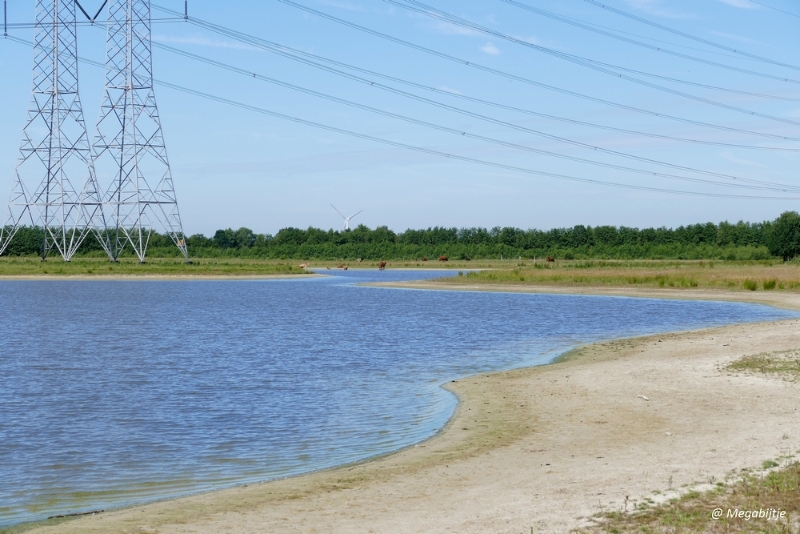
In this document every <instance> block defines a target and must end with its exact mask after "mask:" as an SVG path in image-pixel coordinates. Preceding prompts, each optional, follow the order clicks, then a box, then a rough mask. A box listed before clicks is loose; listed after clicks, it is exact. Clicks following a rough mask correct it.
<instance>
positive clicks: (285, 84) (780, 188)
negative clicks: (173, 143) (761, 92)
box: [154, 44, 800, 192]
mask: <svg viewBox="0 0 800 534" xmlns="http://www.w3.org/2000/svg"><path fill="white" fill-rule="evenodd" d="M154 46H158V47H159V48H162V49H164V50H167V51H170V52H172V53H175V54H179V55H181V56H184V57H188V58H191V59H194V60H196V61H200V62H203V63H206V64H209V65H213V66H215V67H218V68H222V69H225V70H228V71H231V72H235V73H237V74H241V75H244V76H247V77H248V78H255V79H258V80H260V81H264V82H267V83H271V84H274V85H279V86H281V87H285V88H287V89H291V90H294V91H298V92H302V93H305V94H308V95H312V96H315V97H318V98H323V99H325V100H329V101H332V102H337V103H339V104H343V105H346V106H350V107H354V108H357V109H361V110H364V111H368V112H371V113H376V114H379V115H383V116H386V117H390V118H394V119H398V120H402V121H405V122H409V123H413V124H417V125H420V126H424V127H427V128H432V129H435V130H440V131H444V132H448V133H450V134H454V135H458V136H462V137H469V138H472V139H476V140H480V141H484V142H487V143H491V144H497V145H501V146H505V147H508V148H514V149H517V150H524V151H528V152H534V153H537V154H542V155H546V156H550V157H555V158H561V159H567V160H570V161H576V162H579V163H585V164H589V165H596V166H600V167H606V168H613V169H617V170H622V171H626V172H633V173H636V174H645V175H648V176H660V177H664V178H670V179H674V180H683V181H691V182H697V183H706V184H712V185H721V186H724V187H742V188H746V189H757V190H776V191H783V192H786V191H787V190H789V189H797V190H798V191H800V188H795V187H793V186H786V185H782V184H769V183H766V182H757V181H751V180H749V179H746V178H740V177H737V176H732V175H727V174H722V173H715V172H710V171H703V170H698V169H695V168H692V167H684V166H680V165H675V164H671V163H665V162H660V161H657V160H651V159H648V158H639V157H637V156H632V155H628V154H625V153H622V152H616V151H608V150H606V149H602V148H600V147H594V146H590V145H585V144H581V143H577V142H574V141H571V140H569V141H571V143H572V144H578V146H581V147H583V148H589V149H592V150H595V151H602V152H607V153H608V152H610V153H611V154H612V155H623V156H625V157H629V158H633V159H637V160H641V161H645V162H647V163H652V164H656V165H661V166H666V167H670V168H678V169H681V170H685V171H689V172H695V173H698V174H704V175H709V176H716V177H719V178H725V179H730V180H735V181H737V182H739V183H736V184H726V183H720V182H717V181H713V180H704V179H698V178H688V177H685V176H678V175H673V174H666V173H660V172H653V171H647V170H643V169H637V168H632V167H625V166H622V165H615V164H611V163H605V162H600V161H596V160H590V159H585V158H579V157H575V156H568V155H565V154H559V153H557V152H552V151H549V150H542V149H537V148H533V147H529V146H525V145H519V144H517V143H511V142H507V141H502V140H499V139H496V138H492V137H487V136H482V135H478V134H473V133H469V132H467V131H464V130H457V129H455V128H450V127H447V126H442V125H439V124H435V123H431V122H428V121H423V120H419V119H415V118H412V117H409V116H406V115H401V114H398V113H393V112H389V111H385V110H381V109H377V108H374V107H371V106H367V105H364V104H360V103H357V102H353V101H351V100H346V99H343V98H339V97H336V96H332V95H330V94H326V93H321V92H319V91H314V90H312V89H308V88H305V87H301V86H298V85H295V84H291V83H288V82H284V81H281V80H277V79H275V78H270V77H268V76H264V75H261V74H257V73H255V72H253V71H248V70H245V69H241V68H238V67H234V66H232V65H229V64H226V63H222V62H219V61H216V60H213V59H210V58H207V57H204V56H200V55H197V54H192V53H190V52H186V51H184V50H180V49H177V48H174V47H171V46H166V45H160V44H157V45H154ZM493 122H500V123H503V124H507V125H509V126H515V125H512V124H511V123H505V122H504V121H495V120H493ZM525 130H526V131H527V129H525ZM556 139H558V138H556ZM741 182H747V183H758V184H760V185H759V186H753V185H744V184H742V183H741Z"/></svg>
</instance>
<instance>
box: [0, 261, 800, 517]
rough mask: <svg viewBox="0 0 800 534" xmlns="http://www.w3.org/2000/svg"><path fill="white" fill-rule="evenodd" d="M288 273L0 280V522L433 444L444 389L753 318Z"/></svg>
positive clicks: (684, 304) (681, 307) (716, 307)
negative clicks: (269, 277)
mask: <svg viewBox="0 0 800 534" xmlns="http://www.w3.org/2000/svg"><path fill="white" fill-rule="evenodd" d="M444 274H452V273H439V272H436V273H420V272H402V271H386V272H378V271H369V272H365V271H361V272H359V271H348V272H338V273H336V276H333V277H329V278H324V279H304V280H287V281H169V282H156V281H94V282H93V281H35V282H22V281H20V282H0V328H1V329H2V330H1V332H2V338H0V343H1V345H0V350H1V355H0V525H3V524H6V525H7V524H12V523H18V522H22V521H28V520H32V519H38V518H42V517H47V516H51V515H55V514H63V513H73V512H81V511H86V510H94V509H100V508H108V507H113V506H119V505H123V504H131V503H135V502H142V501H147V500H153V499H158V498H163V497H169V496H175V495H180V494H185V493H189V492H195V491H203V490H209V489H214V488H220V487H225V486H230V485H232V484H238V483H245V482H250V481H256V480H266V479H271V478H277V477H283V476H287V475H293V474H297V473H301V472H307V471H310V470H314V469H319V468H323V467H328V466H333V465H337V464H342V463H346V462H351V461H355V460H359V459H363V458H367V457H370V456H373V455H376V454H380V453H385V452H389V451H392V450H396V449H398V448H400V447H403V446H406V445H409V444H412V443H415V442H418V441H420V440H423V439H425V438H427V437H430V436H431V435H432V434H434V433H435V432H436V431H437V430H438V429H439V428H441V427H442V426H443V425H444V423H445V422H446V420H447V419H448V417H449V416H450V415H451V414H452V411H453V408H454V406H455V399H454V398H453V396H452V395H450V394H449V393H447V392H446V391H444V390H442V389H441V388H440V384H442V383H443V382H446V381H449V380H452V379H455V378H458V377H461V376H465V375H469V374H474V373H477V372H480V371H488V370H496V369H506V368H511V367H514V366H523V365H533V364H543V363H546V362H548V361H550V360H551V359H552V358H553V357H554V356H556V355H557V354H559V353H561V352H563V351H565V350H568V349H569V348H570V347H573V346H575V345H577V344H580V343H585V342H589V341H596V340H601V339H610V338H615V337H621V336H631V335H637V334H645V333H655V332H665V331H675V330H683V329H689V328H698V327H704V326H711V325H723V324H730V323H735V322H750V321H763V320H772V319H779V318H787V317H793V316H796V314H793V313H792V312H787V311H782V310H777V309H773V308H768V307H764V306H756V305H745V304H736V303H722V302H691V301H657V300H644V299H625V298H610V297H587V296H566V295H532V294H504V293H461V292H451V291H441V292H438V291H436V292H433V291H410V290H397V289H383V288H372V287H358V286H356V285H355V283H358V282H368V281H377V280H380V281H391V280H408V279H417V278H420V277H425V278H431V277H435V276H442V275H444Z"/></svg>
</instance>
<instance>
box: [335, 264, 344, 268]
mask: <svg viewBox="0 0 800 534" xmlns="http://www.w3.org/2000/svg"><path fill="white" fill-rule="evenodd" d="M336 268H337V269H344V264H341V263H340V264H339V265H337V266H336Z"/></svg>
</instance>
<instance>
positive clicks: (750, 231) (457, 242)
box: [6, 212, 800, 261]
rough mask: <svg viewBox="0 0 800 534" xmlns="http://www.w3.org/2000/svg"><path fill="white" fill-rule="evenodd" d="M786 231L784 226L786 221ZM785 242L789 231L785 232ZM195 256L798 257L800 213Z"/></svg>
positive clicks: (160, 246)
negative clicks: (716, 221)
mask: <svg viewBox="0 0 800 534" xmlns="http://www.w3.org/2000/svg"><path fill="white" fill-rule="evenodd" d="M784 223H788V224H789V226H788V227H787V228H788V230H785V229H784V230H781V229H780V227H782V226H786V224H784ZM787 231H788V234H787V236H788V237H789V239H790V240H793V241H794V245H796V246H794V248H791V247H790V249H789V250H790V252H789V254H788V255H787V253H786V252H785V250H784V249H785V247H784V249H781V248H780V247H779V246H777V245H776V244H775V243H774V242H775V240H776V237H775V236H776V235H777V234H778V233H781V234H786V232H787ZM782 239H783V240H784V241H785V240H786V237H785V236H784V237H783V238H782ZM41 243H42V230H41V229H39V228H30V227H27V228H22V229H20V231H19V232H18V233H17V235H16V236H15V238H14V240H13V242H12V243H11V245H10V246H9V248H8V251H7V253H6V254H7V255H12V256H34V255H36V254H38V252H39V249H40V247H41ZM187 244H188V246H189V253H190V255H191V256H192V257H195V258H202V257H215V258H218V257H238V258H265V259H293V260H294V259H297V260H351V261H352V260H355V259H358V258H362V259H364V260H414V259H419V260H421V259H422V258H424V257H427V258H430V259H435V258H438V257H439V256H440V255H445V256H448V257H449V258H450V259H454V260H456V259H467V258H469V259H499V258H517V257H522V258H533V257H540V258H541V257H545V256H553V257H555V258H559V259H590V258H595V259H688V260H691V259H724V260H763V259H769V258H772V257H775V256H779V257H780V256H784V257H785V258H787V259H788V258H791V257H794V256H795V255H796V254H795V253H794V252H793V251H795V250H797V249H798V248H800V216H798V215H797V214H796V213H794V212H787V213H785V214H783V215H782V216H781V217H780V218H779V219H778V220H777V221H775V222H763V223H746V222H739V223H736V224H731V223H727V222H723V223H719V224H714V223H705V224H694V225H689V226H681V227H679V228H674V229H670V228H644V229H639V228H627V227H614V226H595V227H591V226H580V225H579V226H575V227H573V228H557V229H553V230H521V229H519V228H500V227H497V228H492V229H490V230H489V229H485V228H439V227H436V228H428V229H427V230H406V231H405V232H400V233H395V232H393V231H391V230H389V229H388V228H387V227H385V226H381V227H378V228H375V229H370V228H368V227H366V226H363V225H360V226H358V227H357V228H355V229H353V230H348V231H335V230H327V231H326V230H320V229H317V228H308V229H306V230H303V229H299V228H284V229H283V230H281V231H279V232H278V233H277V234H275V235H274V236H273V235H270V234H256V233H255V232H253V231H252V230H250V229H249V228H240V229H238V230H233V229H227V230H218V231H217V232H216V233H215V234H214V236H213V237H206V236H204V235H200V234H197V235H193V236H191V237H189V238H188V239H187ZM178 254H179V253H178V250H177V248H176V247H174V246H173V245H172V242H171V241H170V239H169V238H168V237H165V236H163V235H160V234H155V233H154V234H153V236H152V238H151V241H150V248H149V251H148V255H149V256H151V257H173V256H178ZM79 255H89V256H102V255H103V251H102V249H101V248H100V246H99V244H98V242H97V240H96V239H95V238H94V237H93V236H90V237H88V238H87V239H86V241H85V242H84V244H83V246H82V247H81V250H80V251H79Z"/></svg>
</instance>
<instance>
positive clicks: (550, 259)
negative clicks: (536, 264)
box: [545, 256, 556, 263]
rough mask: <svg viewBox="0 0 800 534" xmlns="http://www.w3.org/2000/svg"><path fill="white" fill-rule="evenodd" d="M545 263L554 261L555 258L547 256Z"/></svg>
mask: <svg viewBox="0 0 800 534" xmlns="http://www.w3.org/2000/svg"><path fill="white" fill-rule="evenodd" d="M545 261H546V262H547V263H555V261H556V259H555V258H554V257H553V256H547V259H546V260H545Z"/></svg>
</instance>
